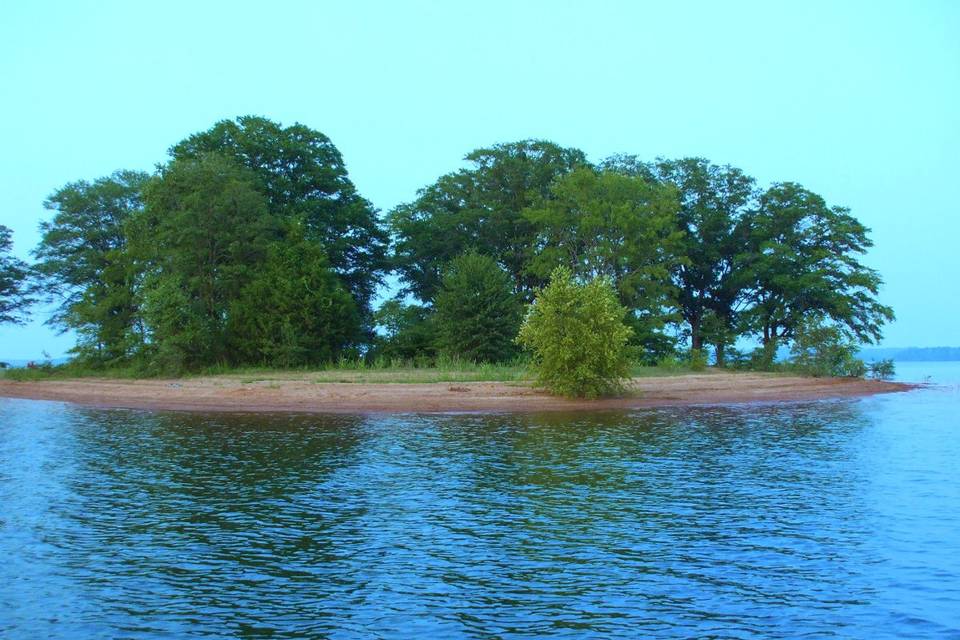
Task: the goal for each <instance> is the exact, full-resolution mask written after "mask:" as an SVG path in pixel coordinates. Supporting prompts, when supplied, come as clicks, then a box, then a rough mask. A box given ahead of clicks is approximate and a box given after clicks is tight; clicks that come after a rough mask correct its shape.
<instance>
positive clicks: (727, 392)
mask: <svg viewBox="0 0 960 640" xmlns="http://www.w3.org/2000/svg"><path fill="white" fill-rule="evenodd" d="M916 387H917V385H911V384H905V383H900V382H885V381H880V380H862V379H854V378H808V377H801V376H784V375H779V374H765V373H729V372H711V373H702V374H687V375H678V376H669V377H643V378H634V379H632V380H631V381H630V382H629V383H628V385H627V390H626V393H625V394H624V395H623V396H620V397H615V398H600V399H597V400H583V399H567V398H558V397H555V396H551V395H549V394H547V393H546V392H545V391H543V390H539V389H536V388H534V387H532V386H531V385H530V384H529V383H523V382H430V383H392V382H388V383H356V382H317V381H312V380H310V378H309V375H307V376H304V375H299V376H297V375H296V374H282V373H280V374H276V375H274V376H272V377H269V378H266V379H261V380H254V381H250V380H248V379H244V377H243V376H237V375H224V376H208V377H198V378H185V379H139V380H124V379H106V378H75V379H66V380H42V381H24V382H19V381H14V380H0V397H6V398H19V399H28V400H48V401H58V402H68V403H71V404H76V405H81V406H87V407H98V408H115V409H140V410H148V411H191V412H209V413H318V414H321V413H341V414H343V413H351V414H369V413H533V412H553V411H602V410H629V409H646V408H664V407H684V406H697V405H701V406H702V405H723V404H750V403H764V404H767V403H779V402H802V401H812V400H829V399H842V398H858V397H864V396H870V395H875V394H881V393H897V392H903V391H909V390H911V389H914V388H916Z"/></svg>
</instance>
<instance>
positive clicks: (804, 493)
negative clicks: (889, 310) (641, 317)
mask: <svg viewBox="0 0 960 640" xmlns="http://www.w3.org/2000/svg"><path fill="white" fill-rule="evenodd" d="M899 369H900V376H901V377H903V378H906V379H912V380H922V379H924V378H926V377H927V376H929V377H930V380H931V381H934V382H940V383H942V384H940V385H938V386H934V387H930V388H927V389H924V390H919V391H914V392H910V393H907V394H895V395H886V396H877V397H872V398H867V399H860V400H847V401H831V402H814V403H803V404H790V405H782V406H763V407H751V406H739V407H726V408H702V409H682V410H661V411H642V412H629V413H623V412H618V413H602V414H591V415H584V414H579V415H542V416H506V415H498V416H485V417H484V416H416V415H405V416H370V417H344V416H339V417H303V416H299V417H298V416H274V417H269V418H267V417H264V416H222V415H221V416H201V415H189V414H174V413H170V414H151V413H145V412H134V411H103V410H91V409H83V408H77V407H71V406H68V405H63V404H58V403H45V402H32V401H21V400H5V399H0V558H2V559H3V562H2V563H0V637H3V638H31V639H32V638H44V637H56V638H120V637H129V638H141V637H143V638H154V637H155V638H183V637H236V636H246V637H294V636H298V637H303V636H307V637H328V638H368V637H386V638H394V637H431V638H460V637H471V638H481V637H495V638H534V637H543V636H556V637H570V638H588V637H600V638H637V637H646V636H657V637H678V638H679V637H730V638H760V637H764V638H768V637H776V638H786V637H789V638H794V637H796V638H799V637H805V638H821V637H840V638H871V639H872V638H894V637H896V638H901V637H923V638H951V637H954V638H960V419H958V414H960V365H958V364H957V363H947V364H942V363H901V365H900V366H899Z"/></svg>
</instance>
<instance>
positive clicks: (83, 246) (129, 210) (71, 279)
mask: <svg viewBox="0 0 960 640" xmlns="http://www.w3.org/2000/svg"><path fill="white" fill-rule="evenodd" d="M148 179H149V176H148V175H147V174H146V173H142V172H139V171H116V172H114V173H113V174H111V175H110V176H107V177H105V178H100V179H98V180H95V181H93V182H87V181H84V180H81V181H78V182H71V183H69V184H67V185H65V186H63V187H61V188H60V189H57V190H56V191H54V192H53V194H51V195H50V197H49V198H47V200H46V202H44V207H45V208H47V209H49V210H51V211H54V212H55V213H54V216H53V219H52V220H49V221H44V222H41V223H40V231H41V232H42V234H43V235H42V238H41V240H40V244H39V245H38V246H37V248H36V249H35V250H34V256H35V257H36V259H37V263H36V266H35V268H36V271H37V273H38V274H39V276H40V278H41V283H42V284H43V287H44V290H45V292H46V294H47V298H48V300H50V301H56V302H58V303H59V306H58V307H57V309H56V311H55V312H54V314H53V316H52V317H51V319H50V323H51V324H53V325H54V326H56V327H59V328H60V329H61V330H64V331H66V330H68V329H73V330H75V331H76V332H77V335H78V345H77V347H76V348H75V351H77V352H78V353H79V355H80V356H81V357H83V358H86V359H93V360H97V361H104V362H109V361H115V360H122V359H125V358H127V357H129V356H130V355H131V354H132V353H133V352H134V351H135V350H136V349H137V348H139V346H140V345H141V344H142V341H143V327H142V323H141V322H140V314H139V308H138V304H137V294H136V290H137V286H138V277H137V276H138V274H137V273H136V271H135V269H134V268H133V265H132V263H131V261H130V256H129V253H128V251H127V249H128V246H127V237H126V232H125V226H126V224H127V221H128V220H129V219H130V218H131V216H133V215H135V214H136V213H137V212H139V211H140V210H141V209H142V208H143V202H142V192H143V187H144V185H145V184H146V182H147V180H148Z"/></svg>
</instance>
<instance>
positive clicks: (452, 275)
mask: <svg viewBox="0 0 960 640" xmlns="http://www.w3.org/2000/svg"><path fill="white" fill-rule="evenodd" d="M434 307H435V308H436V312H437V313H436V327H437V341H438V346H439V347H440V351H441V352H442V353H443V354H444V355H446V356H448V357H450V358H460V359H461V360H467V361H472V362H504V361H506V360H510V359H511V358H513V357H515V356H516V353H517V347H516V344H515V343H514V338H515V337H516V335H517V329H518V328H519V327H520V321H521V316H522V313H523V309H522V307H521V304H520V301H519V299H518V298H517V297H516V295H515V294H514V292H513V281H512V280H511V278H510V275H509V274H508V273H507V272H506V271H504V270H503V269H501V268H500V265H498V264H497V263H496V261H495V260H494V259H493V258H490V257H489V256H484V255H481V254H479V253H474V252H470V253H465V254H464V255H462V256H460V257H459V258H455V259H454V260H452V261H451V263H450V265H449V266H448V267H447V271H446V273H444V275H443V282H442V285H441V288H440V292H439V293H438V294H437V298H436V300H435V301H434Z"/></svg>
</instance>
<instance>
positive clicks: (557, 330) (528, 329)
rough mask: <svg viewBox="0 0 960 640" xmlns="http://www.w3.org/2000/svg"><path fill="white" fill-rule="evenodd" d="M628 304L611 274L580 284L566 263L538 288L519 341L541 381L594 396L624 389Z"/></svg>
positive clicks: (551, 387) (556, 389)
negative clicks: (625, 319) (611, 281)
mask: <svg viewBox="0 0 960 640" xmlns="http://www.w3.org/2000/svg"><path fill="white" fill-rule="evenodd" d="M625 314H626V309H624V308H623V306H621V304H620V302H619V301H618V300H617V295H616V292H615V290H614V288H613V286H612V285H611V284H610V282H609V281H608V280H607V279H606V278H595V279H593V280H591V281H590V282H588V283H587V284H579V283H578V282H576V281H575V280H574V278H573V275H572V274H571V272H570V270H569V269H567V268H566V267H558V268H557V269H555V270H554V272H553V275H552V276H551V278H550V283H549V284H548V285H547V286H546V287H544V288H543V289H542V290H540V291H539V292H538V293H537V296H536V300H535V301H534V303H533V304H532V305H531V306H530V309H529V311H528V313H527V317H526V319H525V320H524V323H523V326H522V327H521V328H520V334H519V336H518V338H517V341H518V343H519V344H520V345H522V346H523V347H524V348H525V349H527V350H528V351H530V352H531V354H532V368H533V370H534V372H535V373H536V375H537V379H538V381H539V382H540V384H543V385H544V386H546V387H547V388H548V389H549V390H550V391H551V392H553V393H557V394H560V395H565V396H583V397H588V398H593V397H597V396H601V395H606V394H610V393H614V392H617V391H619V390H620V389H622V383H623V380H624V378H626V377H627V375H628V372H629V364H630V363H629V359H628V357H627V350H626V345H627V341H628V340H629V338H630V334H631V330H630V328H629V327H628V326H627V325H626V324H624V322H623V318H624V315H625Z"/></svg>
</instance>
